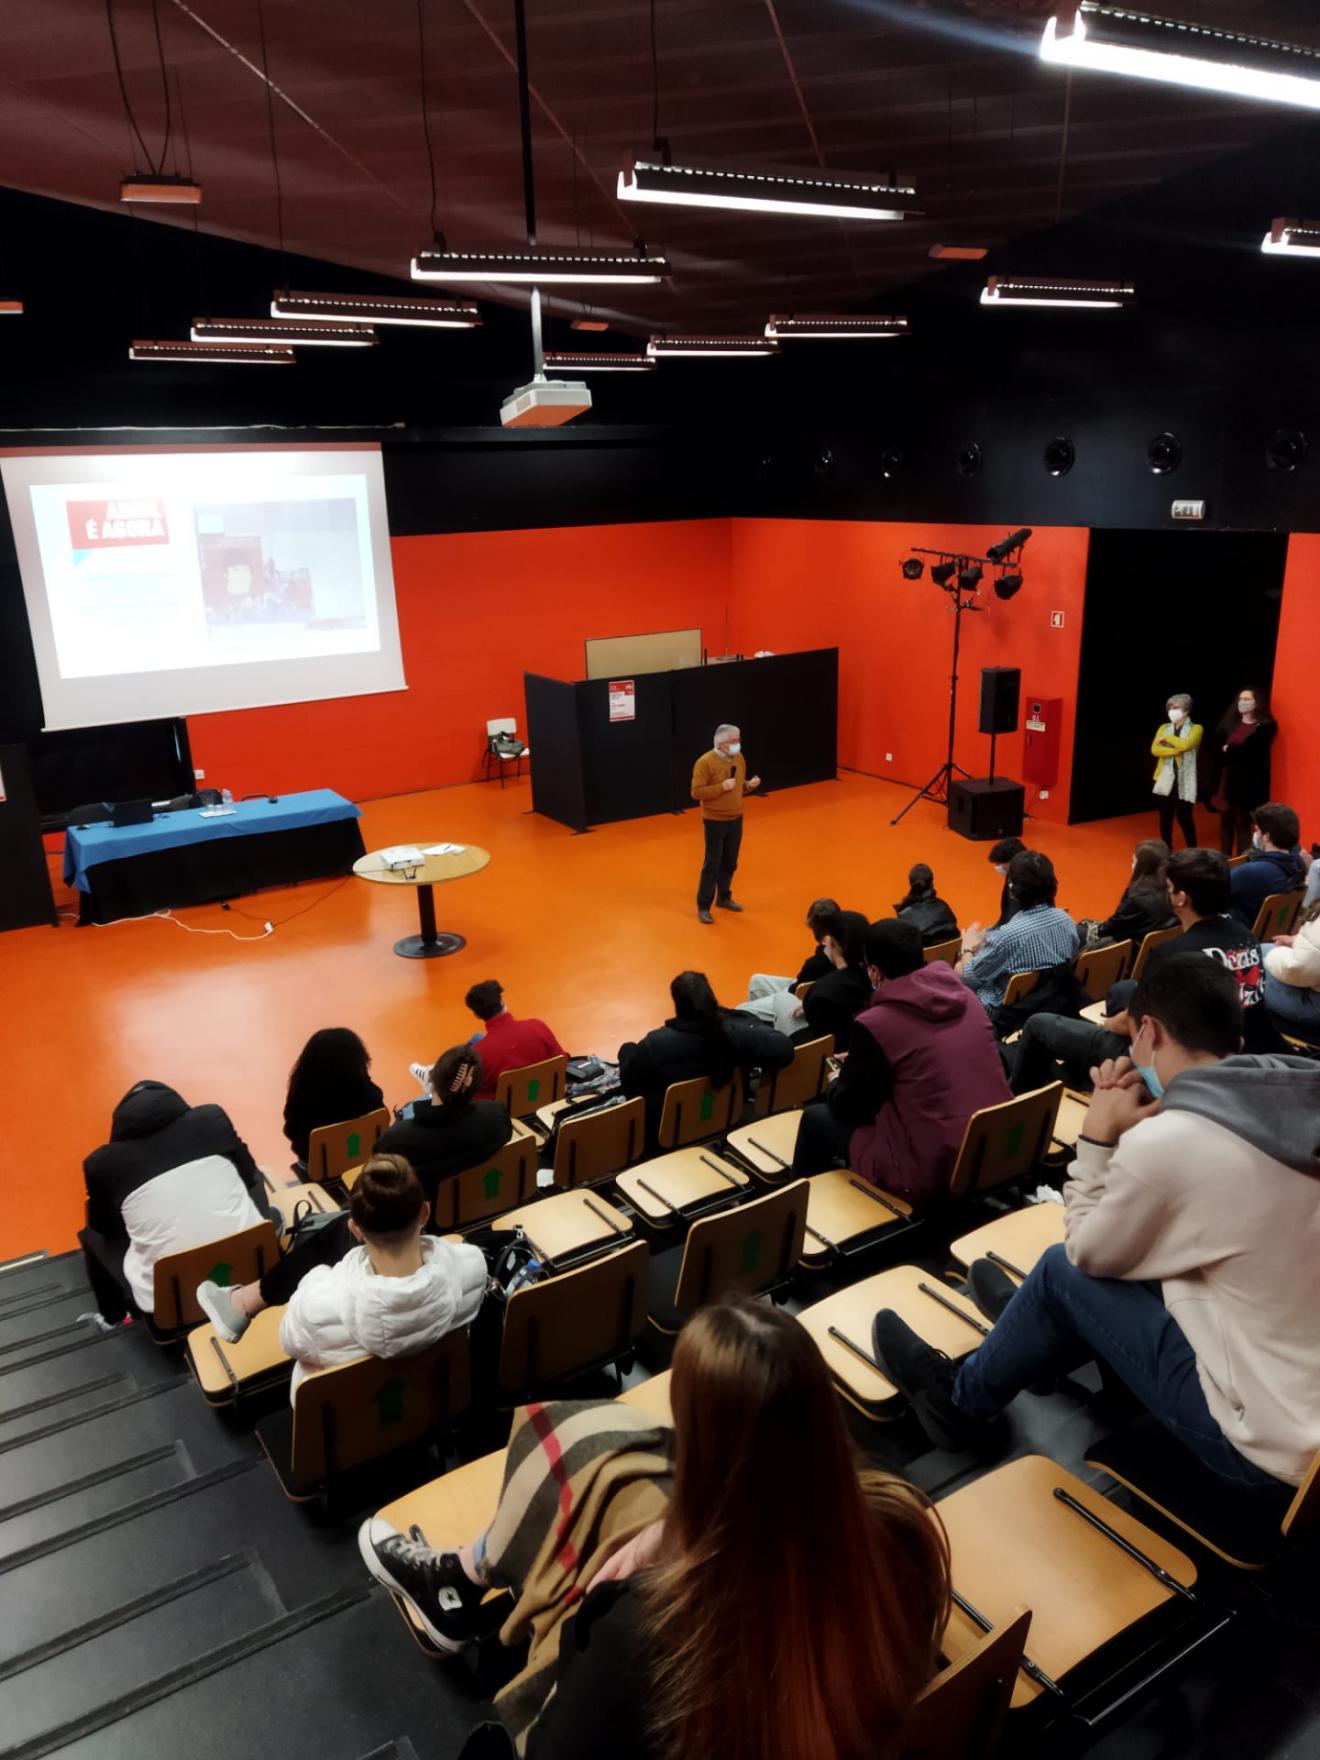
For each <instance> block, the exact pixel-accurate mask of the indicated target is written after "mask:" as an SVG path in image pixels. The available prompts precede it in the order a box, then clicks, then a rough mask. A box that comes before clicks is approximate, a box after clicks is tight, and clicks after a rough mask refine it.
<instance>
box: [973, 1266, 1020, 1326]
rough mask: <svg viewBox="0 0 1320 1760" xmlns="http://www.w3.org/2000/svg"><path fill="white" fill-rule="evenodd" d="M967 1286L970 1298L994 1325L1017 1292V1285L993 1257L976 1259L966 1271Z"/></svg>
mask: <svg viewBox="0 0 1320 1760" xmlns="http://www.w3.org/2000/svg"><path fill="white" fill-rule="evenodd" d="M967 1287H968V1288H969V1289H970V1290H971V1293H972V1300H973V1301H974V1302H975V1303H976V1305H977V1307H978V1308H979V1309H980V1310H981V1312H982V1313H983V1314H984V1315H985V1317H986V1319H987V1320H988V1321H989V1322H990V1324H991V1325H992V1326H994V1325H995V1324H996V1323H997V1322H998V1320H999V1316H1000V1315H1001V1314H1002V1313H1003V1311H1004V1309H1005V1308H1006V1307H1007V1306H1008V1304H1009V1303H1010V1302H1011V1301H1012V1300H1013V1297H1014V1296H1015V1295H1016V1294H1017V1290H1018V1286H1017V1285H1016V1284H1015V1283H1014V1282H1013V1279H1012V1278H1011V1277H1010V1276H1009V1275H1008V1273H1007V1272H1006V1271H1001V1270H1000V1268H999V1266H998V1265H996V1264H995V1262H994V1260H993V1259H977V1260H976V1261H975V1262H974V1263H973V1264H972V1266H971V1268H970V1269H969V1271H968V1273H967Z"/></svg>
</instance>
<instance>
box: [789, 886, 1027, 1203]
mask: <svg viewBox="0 0 1320 1760" xmlns="http://www.w3.org/2000/svg"><path fill="white" fill-rule="evenodd" d="M866 966H867V972H868V974H869V976H870V979H871V982H872V984H873V985H874V986H875V993H874V995H873V996H872V997H871V1003H870V1006H869V1007H868V1008H864V1009H863V1010H862V1012H861V1013H860V1014H859V1015H858V1016H857V1019H856V1022H855V1024H854V1027H853V1035H852V1041H851V1044H850V1046H849V1051H848V1058H847V1061H846V1063H845V1064H844V1066H843V1070H842V1073H841V1074H840V1076H839V1078H838V1080H837V1081H836V1082H835V1083H834V1085H833V1086H832V1087H831V1089H830V1091H829V1094H828V1096H827V1097H826V1099H824V1100H823V1101H819V1102H817V1103H816V1104H814V1105H811V1106H808V1107H807V1108H806V1109H805V1110H804V1112H803V1114H802V1123H801V1125H800V1127H799V1129H798V1139H797V1148H796V1150H795V1152H794V1155H793V1172H794V1173H819V1172H821V1171H823V1169H825V1168H827V1167H829V1166H831V1165H832V1164H833V1163H834V1161H835V1160H838V1159H845V1160H846V1161H847V1163H848V1165H849V1166H850V1167H851V1168H852V1169H853V1171H854V1172H855V1173H859V1174H861V1175H862V1177H863V1178H864V1179H869V1180H871V1181H872V1182H873V1183H874V1184H876V1185H879V1186H883V1187H884V1189H885V1190H886V1191H889V1192H895V1193H897V1194H898V1195H899V1196H900V1197H903V1198H906V1199H907V1200H908V1202H909V1203H911V1204H912V1205H914V1206H916V1207H918V1208H920V1207H921V1206H923V1205H929V1204H932V1203H934V1202H936V1201H938V1199H940V1198H941V1197H943V1196H944V1195H945V1194H946V1193H947V1192H948V1188H949V1175H950V1173H951V1172H952V1170H953V1164H954V1161H955V1159H956V1157H957V1154H958V1150H959V1147H960V1146H961V1144H962V1140H963V1133H964V1131H965V1130H966V1128H967V1121H968V1119H969V1118H970V1117H971V1116H972V1114H973V1113H974V1112H979V1111H980V1109H981V1108H982V1107H983V1106H997V1105H998V1104H999V1103H1000V1101H1003V1100H1011V1099H1012V1097H1013V1096H1012V1093H1011V1091H1010V1089H1009V1086H1008V1082H1007V1079H1006V1078H1005V1075H1004V1066H1003V1063H1002V1061H1001V1060H1000V1056H999V1048H998V1046H997V1045H996V1044H995V1036H994V1032H993V1029H992V1028H991V1026H990V1021H989V1017H988V1016H987V1014H986V1012H985V1009H984V1008H982V1007H981V1006H980V1005H979V1004H978V1003H977V1001H976V997H975V996H974V995H973V993H972V992H971V991H970V990H968V988H967V986H966V985H965V984H964V983H963V982H962V980H961V979H960V978H959V977H958V974H957V973H956V972H955V971H954V970H953V968H952V966H948V965H946V964H945V963H944V961H943V960H935V961H933V962H932V963H931V964H930V965H926V964H925V963H924V959H923V955H922V947H921V936H920V934H919V933H918V932H917V930H916V929H914V928H913V927H912V926H911V925H910V924H908V923H903V922H897V923H896V922H891V921H889V920H884V921H881V922H878V923H872V924H871V927H870V928H869V929H868V930H867V933H866Z"/></svg>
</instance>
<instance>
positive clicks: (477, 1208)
mask: <svg viewBox="0 0 1320 1760" xmlns="http://www.w3.org/2000/svg"><path fill="white" fill-rule="evenodd" d="M535 1196H536V1143H535V1142H534V1141H533V1140H532V1139H531V1138H530V1137H526V1136H523V1137H510V1139H509V1141H508V1142H507V1143H506V1144H505V1145H504V1147H503V1148H502V1149H497V1150H496V1151H495V1153H494V1154H493V1155H488V1156H486V1158H485V1160H484V1161H478V1162H477V1163H476V1165H475V1166H474V1167H468V1168H465V1169H464V1171H463V1172H462V1173H454V1174H450V1176H449V1177H448V1178H447V1179H442V1180H441V1181H440V1184H439V1187H438V1189H437V1191H436V1195H435V1222H434V1226H435V1228H436V1229H437V1230H438V1231H439V1232H440V1233H441V1234H443V1233H444V1232H445V1230H446V1229H450V1228H469V1227H471V1226H472V1225H473V1224H474V1223H477V1222H485V1221H486V1220H487V1218H489V1217H491V1216H498V1215H500V1213H501V1212H502V1211H505V1210H516V1209H517V1207H518V1205H519V1204H525V1203H527V1202H528V1201H529V1199H531V1198H534V1197H535Z"/></svg>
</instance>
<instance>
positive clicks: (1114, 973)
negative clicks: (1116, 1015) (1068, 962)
mask: <svg viewBox="0 0 1320 1760" xmlns="http://www.w3.org/2000/svg"><path fill="white" fill-rule="evenodd" d="M1131 958H1132V943H1131V942H1130V941H1115V942H1114V944H1113V945H1112V946H1111V947H1092V948H1088V949H1087V951H1086V952H1084V953H1079V954H1078V955H1077V958H1076V959H1075V960H1074V961H1073V976H1074V977H1075V978H1076V980H1077V982H1078V983H1079V984H1080V985H1081V987H1082V990H1083V991H1084V992H1085V995H1086V1000H1087V1002H1088V1003H1089V1002H1103V1001H1104V999H1105V997H1106V996H1108V994H1109V986H1110V985H1111V984H1117V982H1118V980H1119V979H1120V978H1121V977H1122V976H1123V974H1124V972H1125V971H1126V970H1127V968H1128V962H1129V961H1130V960H1131Z"/></svg>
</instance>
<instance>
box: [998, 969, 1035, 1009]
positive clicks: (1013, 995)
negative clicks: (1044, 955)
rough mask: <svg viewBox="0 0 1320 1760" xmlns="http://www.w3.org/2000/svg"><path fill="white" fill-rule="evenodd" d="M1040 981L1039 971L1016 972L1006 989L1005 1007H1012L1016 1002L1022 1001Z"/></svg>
mask: <svg viewBox="0 0 1320 1760" xmlns="http://www.w3.org/2000/svg"><path fill="white" fill-rule="evenodd" d="M1039 982H1040V973H1039V972H1014V973H1013V976H1012V977H1011V978H1010V979H1009V980H1008V984H1007V985H1006V987H1005V989H1004V1007H1005V1008H1012V1006H1013V1004H1014V1003H1015V1002H1021V1000H1022V998H1023V997H1024V996H1030V994H1031V992H1032V991H1033V990H1034V989H1035V988H1036V985H1037V984H1038V983H1039Z"/></svg>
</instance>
